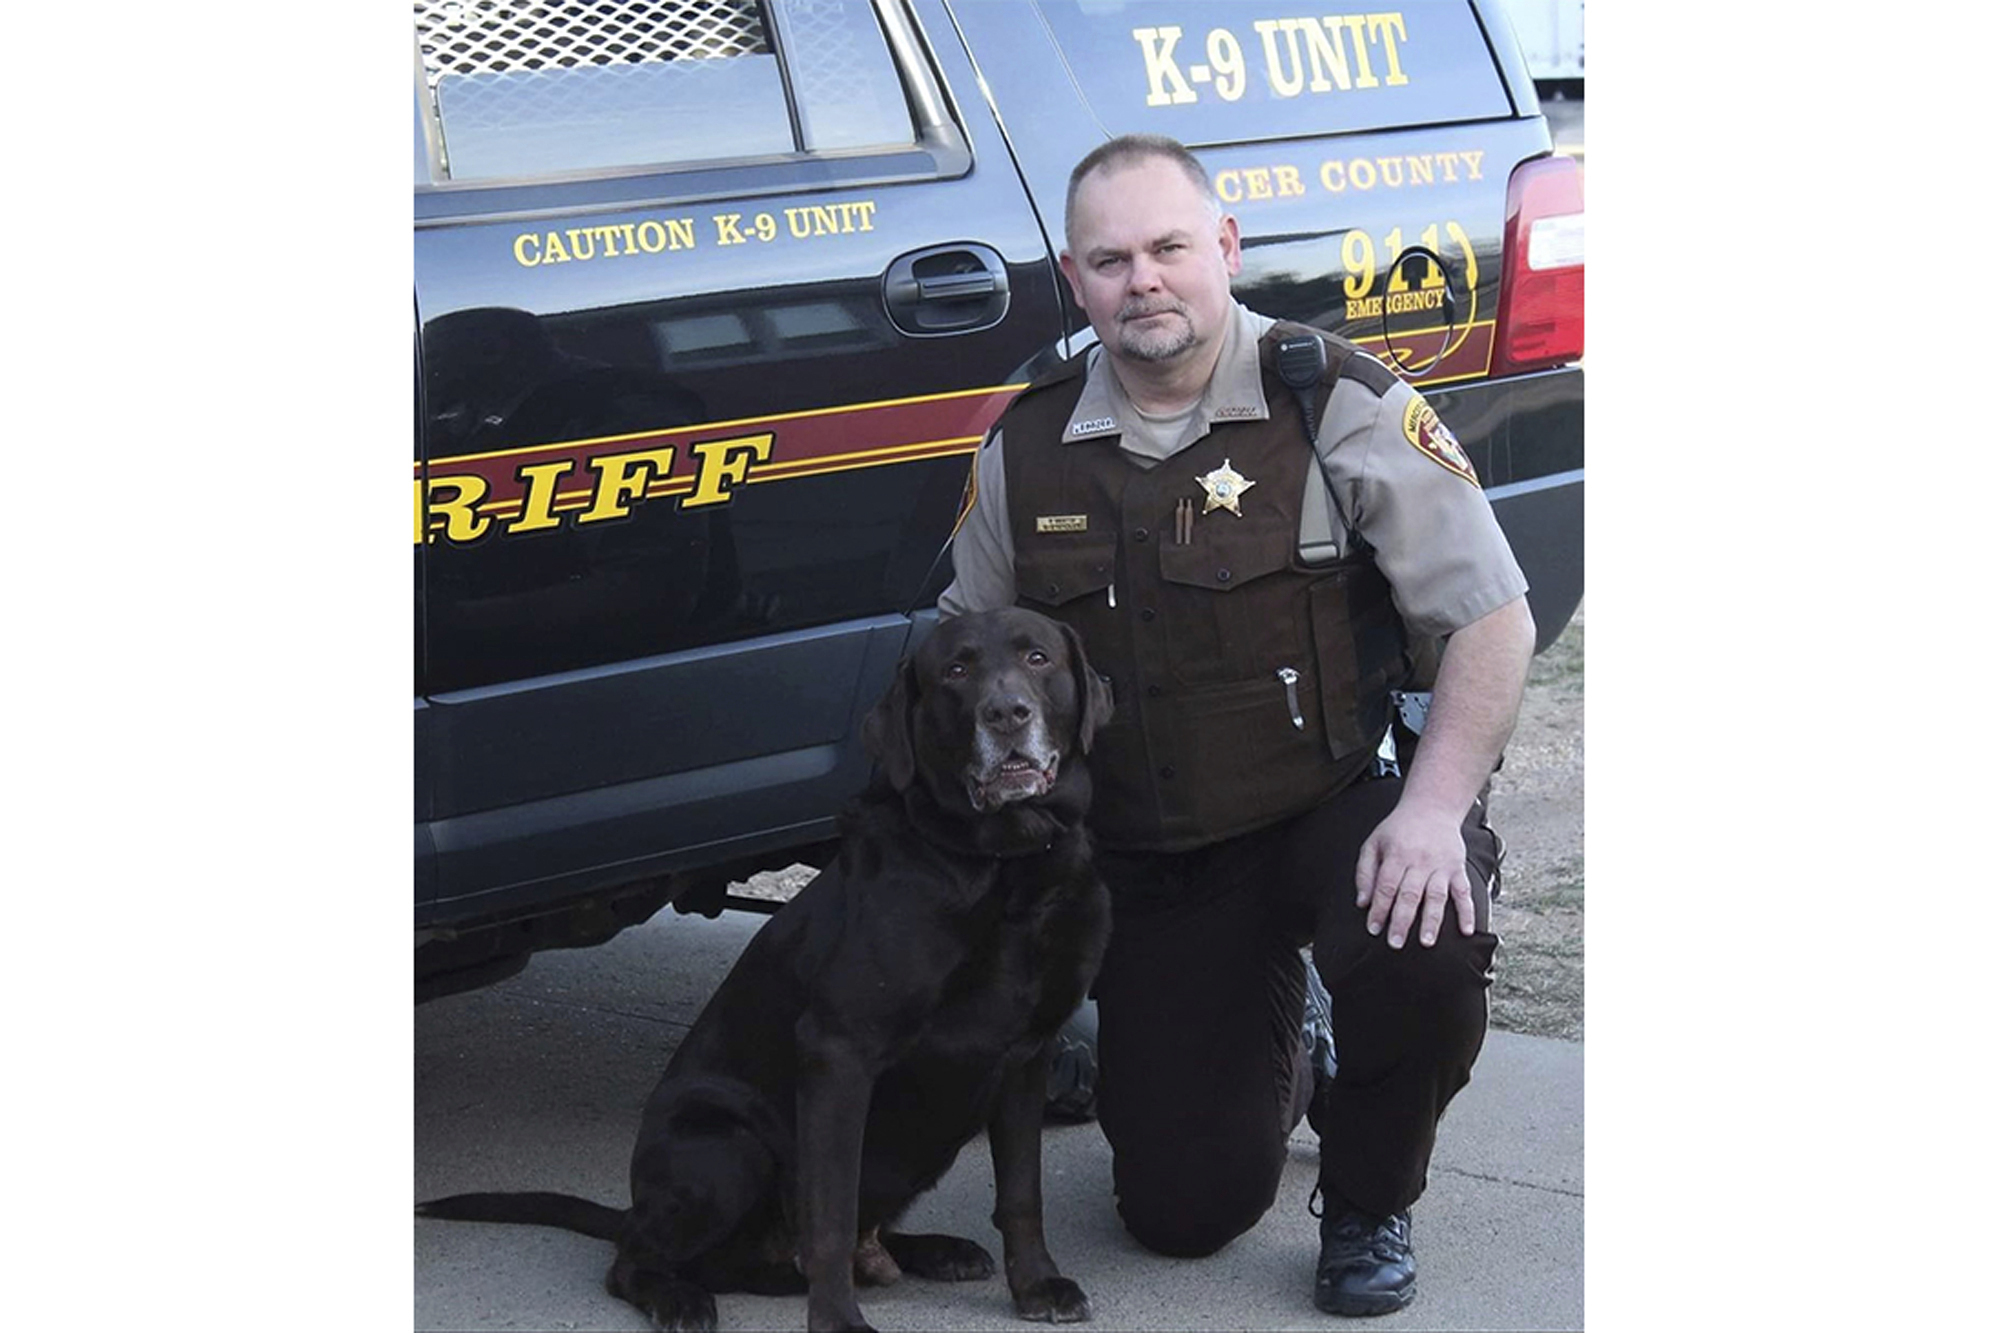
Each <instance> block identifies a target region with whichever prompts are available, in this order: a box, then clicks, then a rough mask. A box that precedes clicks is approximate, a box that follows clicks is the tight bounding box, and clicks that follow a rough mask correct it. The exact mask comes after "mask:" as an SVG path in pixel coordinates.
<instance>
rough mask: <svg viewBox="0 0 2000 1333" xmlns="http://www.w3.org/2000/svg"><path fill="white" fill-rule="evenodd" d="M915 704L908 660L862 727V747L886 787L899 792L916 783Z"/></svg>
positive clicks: (899, 666) (914, 682) (914, 672)
mask: <svg viewBox="0 0 2000 1333" xmlns="http://www.w3.org/2000/svg"><path fill="white" fill-rule="evenodd" d="M916 703H917V668H916V664H915V663H913V662H912V661H911V660H910V659H909V658H907V657H906V658H904V659H903V660H902V661H901V662H899V663H897V665H896V683H895V684H893V685H891V686H890V687H889V692H888V693H887V694H885V695H883V696H882V697H881V699H880V700H878V701H877V702H876V704H875V706H874V707H873V708H871V709H869V710H868V716H867V717H866V718H864V719H863V720H862V723H861V744H862V746H863V747H865V748H866V749H867V751H868V753H869V754H870V755H873V756H874V758H875V762H876V763H878V764H880V765H881V766H882V772H883V774H884V775H886V776H887V777H888V779H889V785H890V786H892V787H894V788H895V789H896V790H897V791H902V790H904V789H905V788H907V787H908V786H909V785H910V784H911V783H912V782H914V781H915V780H916V776H917V750H916V737H915V736H914V735H913V734H912V732H913V730H914V725H915V723H914V713H915V709H916Z"/></svg>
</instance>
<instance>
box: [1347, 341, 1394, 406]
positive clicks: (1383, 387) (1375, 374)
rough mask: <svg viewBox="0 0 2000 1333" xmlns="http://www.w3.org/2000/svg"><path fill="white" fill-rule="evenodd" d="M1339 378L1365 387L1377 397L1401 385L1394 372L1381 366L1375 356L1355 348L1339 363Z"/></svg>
mask: <svg viewBox="0 0 2000 1333" xmlns="http://www.w3.org/2000/svg"><path fill="white" fill-rule="evenodd" d="M1340 377H1341V378H1342V379H1344V380H1353V381H1355V382H1356V383H1357V384H1362V385H1365V386H1367V387H1368V388H1370V389H1372V390H1374V391H1375V394H1376V396H1377V397H1380V396H1381V395H1382V394H1385V393H1387V392H1389V390H1391V389H1393V388H1395V387H1396V386H1397V385H1398V384H1401V383H1402V380H1401V379H1399V378H1397V376H1396V372H1395V371H1393V370H1391V369H1389V367H1387V366H1386V365H1383V364H1382V362H1381V361H1380V360H1379V359H1377V358H1376V357H1375V356H1373V355H1371V354H1370V353H1367V352H1364V351H1362V350H1361V349H1359V348H1356V349H1355V350H1354V352H1353V353H1352V354H1351V355H1349V356H1348V358H1347V360H1346V361H1344V362H1342V363H1341V367H1340Z"/></svg>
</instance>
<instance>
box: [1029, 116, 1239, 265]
mask: <svg viewBox="0 0 2000 1333" xmlns="http://www.w3.org/2000/svg"><path fill="white" fill-rule="evenodd" d="M1156 157H1158V158H1165V159H1166V160H1167V161H1169V162H1172V163H1173V164H1174V165H1175V166H1177V167H1179V168H1180V169H1181V172H1182V174H1184V175H1185V176H1186V177H1187V178H1188V180H1189V182H1190V183H1191V184H1193V186H1194V188H1195V190H1196V191H1197V192H1199V193H1200V195H1201V197H1202V199H1203V200H1204V201H1206V202H1207V204H1208V210H1209V212H1210V213H1212V214H1214V215H1215V216H1216V217H1220V216H1222V201H1221V200H1220V199H1218V198H1216V195H1215V184H1214V182H1213V181H1211V180H1209V178H1208V168H1207V167H1204V166H1203V165H1202V164H1201V159H1200V158H1198V157H1196V156H1195V155H1194V154H1193V153H1191V152H1189V151H1188V148H1187V145H1186V144H1184V143H1182V142H1181V141H1180V140H1178V139H1170V138H1168V137H1167V136H1166V135H1164V134H1121V135H1119V136H1118V137H1117V138H1115V139H1112V140H1110V141H1109V142H1107V143H1101V144H1099V145H1098V146H1097V147H1095V148H1093V149H1091V150H1090V151H1089V152H1088V153H1086V154H1084V157H1083V160H1082V161H1081V162H1078V163H1077V164H1076V166H1075V168H1074V169H1072V170H1071V171H1070V173H1069V191H1068V193H1067V194H1065V195H1064V196H1063V244H1064V245H1068V244H1069V242H1070V220H1071V219H1072V218H1074V217H1075V216H1076V192H1077V188H1078V187H1079V186H1081V185H1082V184H1083V181H1084V178H1085V177H1086V176H1089V175H1090V174H1091V173H1092V172H1093V171H1096V170H1098V169H1099V168H1113V167H1126V166H1133V165H1136V164H1137V163H1140V162H1144V161H1147V160H1148V159H1151V158H1156Z"/></svg>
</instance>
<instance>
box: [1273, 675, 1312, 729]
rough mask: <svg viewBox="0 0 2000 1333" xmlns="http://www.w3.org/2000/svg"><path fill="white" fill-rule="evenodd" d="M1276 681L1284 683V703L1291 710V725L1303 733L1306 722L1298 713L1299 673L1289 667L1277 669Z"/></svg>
mask: <svg viewBox="0 0 2000 1333" xmlns="http://www.w3.org/2000/svg"><path fill="white" fill-rule="evenodd" d="M1278 679H1279V680H1281V681H1283V682H1285V702H1286V704H1288V705H1290V707H1291V710H1292V725H1293V726H1294V727H1297V728H1298V729H1299V730H1300V731H1304V730H1305V729H1306V720H1305V718H1304V717H1303V716H1302V715H1301V714H1300V713H1299V673H1298V672H1296V671H1294V670H1292V669H1291V668H1290V667H1279V668H1278Z"/></svg>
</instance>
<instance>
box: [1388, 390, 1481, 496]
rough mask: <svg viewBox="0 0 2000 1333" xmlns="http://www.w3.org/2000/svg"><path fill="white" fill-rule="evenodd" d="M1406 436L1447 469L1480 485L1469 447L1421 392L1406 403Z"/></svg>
mask: <svg viewBox="0 0 2000 1333" xmlns="http://www.w3.org/2000/svg"><path fill="white" fill-rule="evenodd" d="M1403 438H1404V439H1406V440H1408V441H1409V442H1410V443H1411V444H1413V445H1415V446H1416V447H1417V450H1418V452H1420V453H1422V454H1423V455H1424V456H1425V457H1427V458H1429V459H1430V460H1431V461H1432V462H1434V463H1436V464H1437V465H1438V466H1439V467H1441V468H1443V469H1444V470H1445V471H1447V472H1450V473H1452V474H1453V475H1455V476H1459V477H1463V478H1465V480H1467V481H1469V482H1471V483H1472V484H1473V485H1474V486H1477V485H1478V484H1479V476H1478V474H1477V473H1475V472H1474V471H1473V470H1472V460H1471V459H1469V458H1467V457H1466V456H1465V450H1464V449H1462V448H1461V447H1459V443H1458V441H1457V440H1456V439H1454V438H1452V433H1451V432H1450V431H1449V430H1447V429H1445V424H1444V422H1442V421H1440V420H1438V414H1437V411H1436V409H1434V408H1433V407H1432V406H1431V405H1430V404H1429V403H1427V402H1425V401H1424V397H1423V395H1422V394H1420V393H1413V394H1411V395H1410V401H1409V402H1408V403H1406V404H1404V405H1403Z"/></svg>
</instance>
